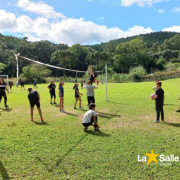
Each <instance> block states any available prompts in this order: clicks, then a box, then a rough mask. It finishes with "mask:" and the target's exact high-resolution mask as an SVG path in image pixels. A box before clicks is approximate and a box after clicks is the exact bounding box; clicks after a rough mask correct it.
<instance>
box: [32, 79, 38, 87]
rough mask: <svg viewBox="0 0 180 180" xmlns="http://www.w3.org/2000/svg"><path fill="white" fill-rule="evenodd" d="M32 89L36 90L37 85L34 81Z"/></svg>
mask: <svg viewBox="0 0 180 180" xmlns="http://www.w3.org/2000/svg"><path fill="white" fill-rule="evenodd" d="M33 87H34V88H38V87H37V85H36V81H35V80H34V83H33Z"/></svg>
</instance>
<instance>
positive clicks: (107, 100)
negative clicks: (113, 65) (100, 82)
mask: <svg viewBox="0 0 180 180" xmlns="http://www.w3.org/2000/svg"><path fill="white" fill-rule="evenodd" d="M105 69H106V101H108V93H107V63H106V66H105Z"/></svg>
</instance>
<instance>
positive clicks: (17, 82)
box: [15, 54, 19, 84]
mask: <svg viewBox="0 0 180 180" xmlns="http://www.w3.org/2000/svg"><path fill="white" fill-rule="evenodd" d="M18 56H19V54H15V57H16V62H17V81H16V84H19V63H18Z"/></svg>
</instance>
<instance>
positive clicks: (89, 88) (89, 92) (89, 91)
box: [84, 85, 96, 97]
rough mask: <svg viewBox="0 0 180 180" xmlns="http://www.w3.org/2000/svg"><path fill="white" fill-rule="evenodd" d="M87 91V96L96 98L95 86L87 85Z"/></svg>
mask: <svg viewBox="0 0 180 180" xmlns="http://www.w3.org/2000/svg"><path fill="white" fill-rule="evenodd" d="M84 88H85V89H87V96H88V97H89V96H94V89H95V88H96V87H95V86H92V85H87V86H86V87H84Z"/></svg>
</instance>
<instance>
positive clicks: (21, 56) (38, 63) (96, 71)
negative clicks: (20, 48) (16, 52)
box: [20, 56, 101, 73]
mask: <svg viewBox="0 0 180 180" xmlns="http://www.w3.org/2000/svg"><path fill="white" fill-rule="evenodd" d="M20 57H21V58H23V59H26V60H28V61H31V62H34V63H37V64H41V65H45V66H48V67H52V68H56V69H61V70H66V71H72V72H83V73H86V72H87V71H79V70H72V69H66V68H61V67H57V66H53V65H50V64H45V63H42V62H39V61H35V60H32V59H29V58H26V57H23V56H20ZM96 72H101V71H96Z"/></svg>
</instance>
